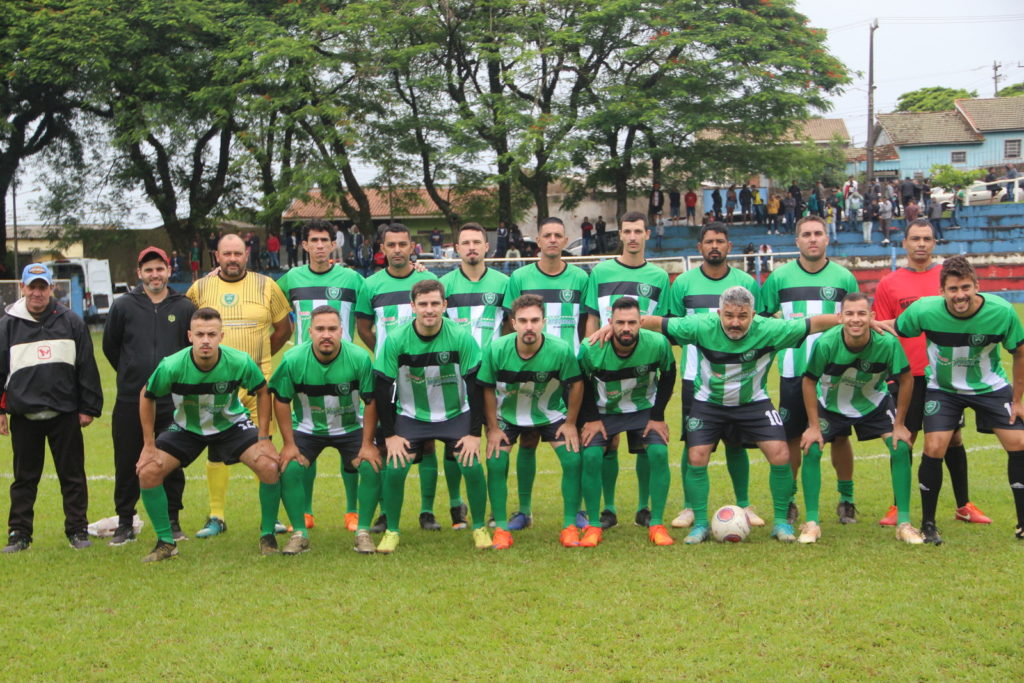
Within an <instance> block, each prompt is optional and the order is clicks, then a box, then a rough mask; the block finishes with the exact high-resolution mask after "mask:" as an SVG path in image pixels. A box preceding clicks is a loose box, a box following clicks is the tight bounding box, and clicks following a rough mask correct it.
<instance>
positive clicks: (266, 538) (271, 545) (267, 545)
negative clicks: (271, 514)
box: [260, 534, 277, 557]
mask: <svg viewBox="0 0 1024 683" xmlns="http://www.w3.org/2000/svg"><path fill="white" fill-rule="evenodd" d="M276 554H277V536H275V535H274V534H263V535H262V536H260V555H263V556H264V557H266V556H267V555H276Z"/></svg>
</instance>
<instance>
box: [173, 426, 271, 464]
mask: <svg viewBox="0 0 1024 683" xmlns="http://www.w3.org/2000/svg"><path fill="white" fill-rule="evenodd" d="M259 435H260V430H259V429H257V428H256V425H254V424H253V423H252V420H243V421H242V422H236V423H235V424H233V425H232V426H231V427H229V428H228V429H225V430H224V431H223V432H220V433H218V434H206V435H202V434H195V433H194V432H187V431H185V430H184V429H182V428H181V427H179V426H178V425H176V424H172V425H171V426H170V427H168V428H167V431H166V432H161V433H160V434H157V437H156V447H157V448H159V449H160V450H162V451H164V452H166V453H170V454H171V455H173V456H174V457H175V458H177V459H178V461H179V462H180V463H181V466H182V467H183V468H184V467H188V466H189V465H191V464H192V463H193V462H194V461H195V459H196V458H198V457H199V455H200V454H201V453H202V452H203V449H204V448H209V449H210V450H209V452H208V453H207V454H206V457H207V458H209V460H210V462H222V463H224V464H225V465H234V464H236V463H238V462H241V457H242V453H245V451H246V449H248V448H249V447H250V446H252V445H254V444H256V443H258V442H259Z"/></svg>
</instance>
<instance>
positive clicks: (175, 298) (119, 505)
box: [103, 247, 195, 545]
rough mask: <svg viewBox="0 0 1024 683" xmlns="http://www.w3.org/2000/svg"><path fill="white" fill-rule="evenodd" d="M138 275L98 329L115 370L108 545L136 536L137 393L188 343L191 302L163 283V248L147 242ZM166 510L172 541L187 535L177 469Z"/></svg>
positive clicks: (160, 417) (161, 407)
mask: <svg viewBox="0 0 1024 683" xmlns="http://www.w3.org/2000/svg"><path fill="white" fill-rule="evenodd" d="M138 263H139V267H138V273H137V274H138V276H139V280H141V281H142V284H141V285H140V286H138V287H136V288H135V289H134V290H132V291H131V292H130V293H128V294H126V295H125V296H122V297H120V298H119V299H117V301H115V302H114V304H113V305H112V306H111V307H110V313H109V314H108V315H107V324H106V327H104V328H103V355H105V356H106V357H107V360H108V361H110V364H111V365H112V366H113V368H114V370H115V371H116V372H117V400H116V401H115V402H114V413H113V416H112V421H111V429H110V434H111V436H112V437H113V441H114V509H115V510H116V511H117V518H118V520H117V530H116V531H114V537H113V538H112V539H110V545H124V544H125V543H128V542H129V541H134V540H135V531H134V529H133V527H132V520H133V519H134V517H135V505H136V503H138V502H139V477H138V475H136V473H135V464H136V463H137V462H138V460H139V453H141V452H142V442H143V438H142V437H143V435H142V423H141V422H140V421H139V392H140V391H141V390H142V387H143V386H145V384H146V380H147V379H149V376H150V375H151V374H153V370H155V369H156V366H157V364H158V363H159V362H160V361H161V360H162V359H163V358H164V357H165V356H169V355H171V354H172V353H174V352H176V351H179V350H180V349H183V348H185V347H186V346H188V345H189V341H188V327H189V321H190V320H191V319H192V313H193V311H195V306H194V305H193V304H192V302H191V301H190V300H189V299H188V298H187V297H186V296H185V295H183V294H179V293H178V292H175V291H174V290H172V289H171V288H170V287H168V286H167V281H168V279H169V276H170V269H169V261H168V259H167V253H166V252H165V251H164V250H163V249H160V248H159V247H146V248H145V249H143V250H142V251H141V252H140V253H139V260H138ZM173 413H174V406H173V404H172V403H171V397H170V396H167V397H166V398H165V399H162V400H161V401H158V402H157V410H156V430H157V432H162V431H164V430H165V429H167V427H168V426H169V425H170V424H171V418H172V417H173ZM164 488H165V489H166V491H167V502H168V514H169V516H170V519H171V532H172V533H173V534H174V540H175V541H184V540H186V539H187V538H188V537H187V536H185V534H184V533H182V531H181V526H180V525H179V524H178V512H179V511H180V510H181V509H182V504H181V497H182V492H183V491H184V490H185V473H184V471H183V470H182V469H180V468H179V469H177V470H175V471H174V472H172V473H171V474H169V475H168V476H167V479H166V480H165V481H164Z"/></svg>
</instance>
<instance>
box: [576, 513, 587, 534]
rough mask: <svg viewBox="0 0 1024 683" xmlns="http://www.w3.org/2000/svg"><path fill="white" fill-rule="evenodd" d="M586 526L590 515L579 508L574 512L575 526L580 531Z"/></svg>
mask: <svg viewBox="0 0 1024 683" xmlns="http://www.w3.org/2000/svg"><path fill="white" fill-rule="evenodd" d="M588 526H590V515H588V514H587V513H586V512H584V511H583V510H580V511H579V512H577V513H576V528H577V529H580V530H581V531H582V530H583V529H586V528H587V527H588Z"/></svg>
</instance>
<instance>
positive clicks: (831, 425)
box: [818, 396, 896, 443]
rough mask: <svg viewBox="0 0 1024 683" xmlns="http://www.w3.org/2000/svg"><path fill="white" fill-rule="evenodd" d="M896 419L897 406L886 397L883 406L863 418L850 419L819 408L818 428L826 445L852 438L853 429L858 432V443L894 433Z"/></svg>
mask: <svg viewBox="0 0 1024 683" xmlns="http://www.w3.org/2000/svg"><path fill="white" fill-rule="evenodd" d="M895 419H896V405H895V404H894V403H893V400H892V398H891V397H889V396H886V397H885V400H884V401H882V405H880V406H878V407H877V408H875V409H874V410H872V411H871V412H870V413H868V414H867V415H865V416H863V417H849V416H847V415H843V414H842V413H833V412H832V411H831V410H826V409H824V408H822V407H821V405H819V406H818V427H820V428H821V436H822V438H824V439H825V443H832V441H834V440H835V439H836V437H840V436H850V433H851V431H852V430H851V428H852V429H855V430H856V431H857V440H858V441H870V440H871V439H878V438H880V437H881V436H882V435H883V434H891V433H892V425H893V420H895Z"/></svg>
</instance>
